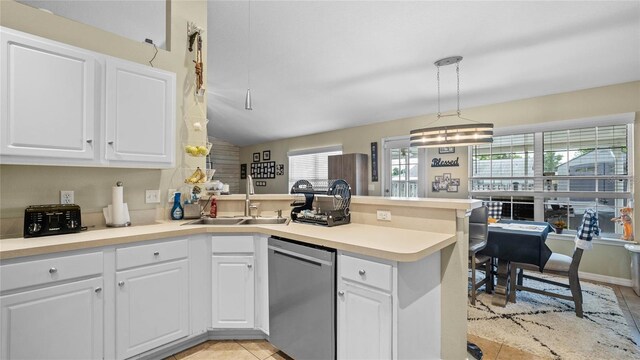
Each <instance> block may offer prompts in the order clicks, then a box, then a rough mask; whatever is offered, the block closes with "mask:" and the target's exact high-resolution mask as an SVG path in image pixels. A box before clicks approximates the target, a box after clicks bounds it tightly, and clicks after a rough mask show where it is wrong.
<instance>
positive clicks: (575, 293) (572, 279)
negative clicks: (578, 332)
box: [569, 273, 582, 318]
mask: <svg viewBox="0 0 640 360" xmlns="http://www.w3.org/2000/svg"><path fill="white" fill-rule="evenodd" d="M569 288H570V289H571V296H572V297H573V303H574V304H575V307H576V316H577V317H579V318H581V317H582V290H581V288H580V279H579V278H578V273H569Z"/></svg>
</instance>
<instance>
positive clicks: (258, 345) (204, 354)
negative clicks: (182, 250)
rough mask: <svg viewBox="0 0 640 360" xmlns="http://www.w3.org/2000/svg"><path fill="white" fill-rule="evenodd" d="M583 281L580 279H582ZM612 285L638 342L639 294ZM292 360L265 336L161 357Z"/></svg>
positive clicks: (502, 349)
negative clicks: (260, 338) (261, 338)
mask: <svg viewBox="0 0 640 360" xmlns="http://www.w3.org/2000/svg"><path fill="white" fill-rule="evenodd" d="M582 281H584V280H582ZM603 285H607V286H610V287H612V288H613V291H614V292H615V294H616V297H617V298H618V303H619V304H620V308H621V309H622V312H623V313H624V316H625V318H626V320H627V323H628V324H629V328H630V330H631V336H632V337H633V339H634V340H635V341H636V343H638V344H640V297H639V296H638V295H636V294H635V293H634V292H633V289H631V288H629V287H625V286H617V285H609V284H603ZM467 340H469V341H471V342H472V343H474V344H476V345H478V346H479V347H480V349H482V352H483V355H484V357H483V359H485V360H507V359H509V360H538V359H542V358H540V357H538V356H535V355H533V354H529V353H526V352H524V351H521V350H518V349H516V348H513V347H511V346H508V345H505V344H502V343H497V342H493V341H490V340H487V339H483V338H480V337H477V336H474V335H468V336H467ZM183 359H184V360H256V359H259V360H292V359H291V358H290V357H288V356H287V355H286V354H284V353H283V352H280V351H278V349H276V348H275V347H273V346H272V345H271V344H269V342H268V341H266V340H235V341H234V340H226V341H207V342H205V343H202V344H200V345H197V346H194V347H192V348H190V349H187V350H185V351H183V352H181V353H178V354H175V355H173V356H170V357H168V358H166V359H165V360H183Z"/></svg>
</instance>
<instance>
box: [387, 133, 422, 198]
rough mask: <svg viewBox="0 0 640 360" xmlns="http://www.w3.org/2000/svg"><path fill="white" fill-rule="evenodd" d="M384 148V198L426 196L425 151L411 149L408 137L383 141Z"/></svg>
mask: <svg viewBox="0 0 640 360" xmlns="http://www.w3.org/2000/svg"><path fill="white" fill-rule="evenodd" d="M382 148H383V151H384V164H383V166H382V169H383V173H382V176H383V184H384V196H392V197H422V196H424V195H425V192H426V191H425V190H426V189H425V185H424V184H425V180H424V169H425V168H426V167H425V165H424V164H425V161H426V152H425V150H424V149H419V148H416V147H413V148H412V147H410V146H409V137H408V136H403V137H396V138H386V139H383V140H382ZM421 164H422V165H421Z"/></svg>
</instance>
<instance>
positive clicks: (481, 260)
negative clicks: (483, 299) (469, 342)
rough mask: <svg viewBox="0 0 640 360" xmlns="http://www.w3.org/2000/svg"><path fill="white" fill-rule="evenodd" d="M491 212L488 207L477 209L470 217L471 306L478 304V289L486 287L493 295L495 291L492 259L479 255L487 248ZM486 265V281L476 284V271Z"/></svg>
mask: <svg viewBox="0 0 640 360" xmlns="http://www.w3.org/2000/svg"><path fill="white" fill-rule="evenodd" d="M488 217H489V212H488V209H487V207H486V206H481V207H479V208H475V209H473V210H472V211H471V216H470V217H469V264H470V265H471V277H470V278H469V280H470V281H471V294H470V295H471V304H472V305H475V304H476V294H477V291H478V288H480V287H481V286H482V285H485V291H486V292H487V293H489V294H490V293H491V292H492V291H493V273H492V271H491V270H492V268H491V265H492V264H491V257H490V256H487V255H478V251H480V250H482V249H484V248H485V246H487V237H488V235H489V226H488ZM483 265H484V273H485V274H484V279H482V280H480V281H478V282H476V269H477V268H478V267H479V266H483Z"/></svg>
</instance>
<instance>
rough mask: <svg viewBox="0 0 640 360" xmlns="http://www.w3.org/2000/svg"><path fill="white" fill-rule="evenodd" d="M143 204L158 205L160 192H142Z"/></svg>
mask: <svg viewBox="0 0 640 360" xmlns="http://www.w3.org/2000/svg"><path fill="white" fill-rule="evenodd" d="M144 202H145V204H158V203H160V190H146V191H145V192H144Z"/></svg>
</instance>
